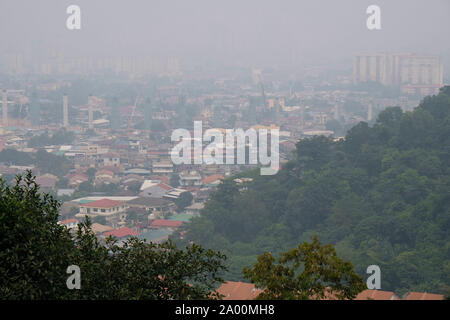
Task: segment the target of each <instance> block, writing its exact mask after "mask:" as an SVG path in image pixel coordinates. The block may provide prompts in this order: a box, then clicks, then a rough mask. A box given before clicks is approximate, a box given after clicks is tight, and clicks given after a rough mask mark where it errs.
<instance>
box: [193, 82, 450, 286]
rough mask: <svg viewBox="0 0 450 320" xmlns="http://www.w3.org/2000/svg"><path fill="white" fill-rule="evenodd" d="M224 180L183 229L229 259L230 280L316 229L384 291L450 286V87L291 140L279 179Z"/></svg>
mask: <svg viewBox="0 0 450 320" xmlns="http://www.w3.org/2000/svg"><path fill="white" fill-rule="evenodd" d="M258 173H259V171H254V172H251V173H248V174H247V176H249V177H252V178H253V181H251V182H248V183H246V185H244V186H243V185H237V184H236V183H235V182H234V180H233V179H234V178H235V177H234V178H230V179H228V180H226V181H225V182H224V183H222V184H221V185H220V186H219V188H218V190H217V191H216V192H215V193H214V194H213V195H212V197H211V198H210V200H209V201H208V202H207V203H206V206H205V208H204V209H203V211H202V215H201V216H200V217H197V218H194V219H193V220H192V222H191V223H190V225H189V226H188V232H187V235H186V239H185V241H194V242H195V243H199V244H202V245H204V246H206V247H208V248H211V249H216V250H221V251H222V252H224V253H225V254H227V256H229V258H230V260H229V263H230V265H229V270H230V271H229V274H228V275H227V276H226V277H225V278H226V279H227V280H242V269H243V268H244V267H245V266H247V265H250V264H251V263H254V262H255V260H256V257H257V256H258V255H259V254H261V253H263V252H265V251H268V252H271V253H273V254H279V253H280V252H282V251H283V250H286V249H288V248H290V247H293V246H295V245H296V244H298V243H299V242H303V241H309V240H310V239H311V237H312V236H313V235H317V236H318V237H319V238H320V239H321V241H322V242H323V243H331V244H333V245H335V247H336V250H337V253H338V254H339V255H340V256H341V257H343V258H344V259H348V260H350V261H351V262H352V263H353V265H354V266H355V270H356V271H357V272H358V273H359V274H360V275H361V276H363V278H367V276H368V275H367V274H366V268H367V266H369V265H372V264H375V265H378V266H380V268H381V289H382V290H393V291H395V292H396V293H399V294H402V293H404V292H406V291H409V290H414V291H428V292H444V291H446V288H448V286H449V285H450V241H449V229H450V87H449V86H447V87H444V88H442V89H441V92H440V94H439V95H435V96H431V97H426V98H425V99H424V100H423V101H422V102H421V104H420V105H419V106H418V107H417V108H415V109H414V111H413V112H403V111H402V109H401V108H399V107H390V108H387V109H386V110H384V111H383V112H381V113H380V115H379V117H378V119H377V121H376V123H375V124H374V126H373V127H369V126H368V124H367V123H364V122H361V123H359V124H358V125H356V126H355V127H353V128H352V129H351V130H350V131H349V132H348V133H347V135H346V137H345V139H342V140H340V141H337V142H334V141H333V140H331V139H328V138H325V137H314V138H310V139H305V140H301V141H299V142H298V143H297V149H296V157H295V160H292V161H290V162H289V163H287V164H286V165H284V166H283V168H282V170H280V171H279V172H278V174H277V175H275V176H260V175H259V174H258Z"/></svg>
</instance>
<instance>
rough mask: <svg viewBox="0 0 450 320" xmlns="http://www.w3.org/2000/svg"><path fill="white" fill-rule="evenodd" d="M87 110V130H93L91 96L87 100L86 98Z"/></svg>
mask: <svg viewBox="0 0 450 320" xmlns="http://www.w3.org/2000/svg"><path fill="white" fill-rule="evenodd" d="M88 108H89V109H88V110H89V114H88V117H89V129H94V122H93V121H94V114H93V111H92V96H89V98H88Z"/></svg>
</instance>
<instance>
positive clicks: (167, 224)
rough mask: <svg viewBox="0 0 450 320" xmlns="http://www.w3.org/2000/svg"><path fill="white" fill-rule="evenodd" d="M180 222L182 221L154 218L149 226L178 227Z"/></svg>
mask: <svg viewBox="0 0 450 320" xmlns="http://www.w3.org/2000/svg"><path fill="white" fill-rule="evenodd" d="M182 224H183V221H177V220H164V219H155V220H153V221H152V223H151V224H150V226H151V227H155V228H178V227H179V226H181V225H182Z"/></svg>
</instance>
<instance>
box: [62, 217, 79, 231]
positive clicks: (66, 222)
mask: <svg viewBox="0 0 450 320" xmlns="http://www.w3.org/2000/svg"><path fill="white" fill-rule="evenodd" d="M58 224H60V225H62V226H66V227H67V228H69V229H73V228H76V227H77V225H78V220H77V219H67V220H63V221H58Z"/></svg>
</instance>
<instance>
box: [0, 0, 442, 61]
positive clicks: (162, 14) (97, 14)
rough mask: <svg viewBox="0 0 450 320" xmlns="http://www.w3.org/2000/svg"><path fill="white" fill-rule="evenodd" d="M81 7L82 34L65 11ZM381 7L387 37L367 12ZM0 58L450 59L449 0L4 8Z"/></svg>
mask: <svg viewBox="0 0 450 320" xmlns="http://www.w3.org/2000/svg"><path fill="white" fill-rule="evenodd" d="M71 4H76V5H79V6H80V8H81V30H75V31H70V30H68V29H67V28H66V19H67V17H68V14H67V13H66V8H67V7H68V6H69V5H71ZM371 4H376V5H379V6H380V7H381V27H382V29H381V30H378V31H369V30H368V29H367V27H366V19H367V16H368V15H367V14H366V8H367V7H368V6H369V5H371ZM0 37H1V39H2V42H1V43H2V44H1V47H0V53H3V52H26V53H28V54H29V53H30V52H33V54H34V55H35V56H36V57H38V56H42V57H46V55H48V52H49V51H50V49H57V50H63V51H64V54H65V55H67V56H72V55H74V56H78V55H83V56H98V55H101V56H118V55H129V56H133V55H155V56H157V55H164V56H166V55H170V56H179V57H182V58H183V59H185V60H189V59H191V58H195V59H196V60H202V59H207V60H217V61H244V62H245V61H266V62H268V63H271V62H273V63H276V62H279V61H281V60H288V59H292V58H293V59H295V60H296V61H300V62H301V61H303V60H305V59H306V60H308V59H311V58H315V59H317V60H320V59H324V60H327V59H328V60H330V59H340V58H343V57H348V56H351V55H352V54H353V53H355V52H361V51H411V52H419V53H421V52H423V53H433V54H440V55H444V56H446V55H449V54H450V42H449V41H448V39H449V38H450V0H371V1H368V0H147V1H144V0H126V1H125V0H71V1H66V0H38V1H31V0H26V1H25V0H1V1H0Z"/></svg>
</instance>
